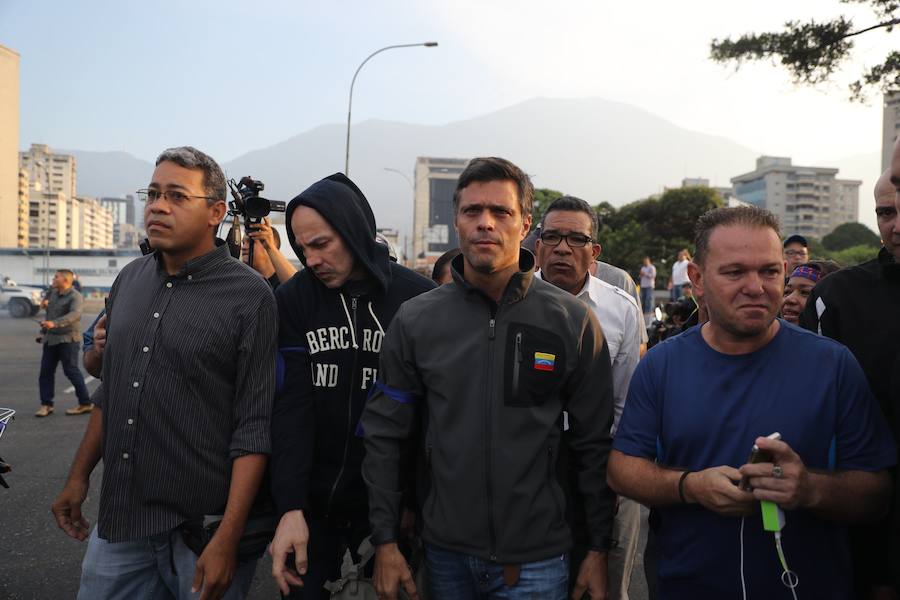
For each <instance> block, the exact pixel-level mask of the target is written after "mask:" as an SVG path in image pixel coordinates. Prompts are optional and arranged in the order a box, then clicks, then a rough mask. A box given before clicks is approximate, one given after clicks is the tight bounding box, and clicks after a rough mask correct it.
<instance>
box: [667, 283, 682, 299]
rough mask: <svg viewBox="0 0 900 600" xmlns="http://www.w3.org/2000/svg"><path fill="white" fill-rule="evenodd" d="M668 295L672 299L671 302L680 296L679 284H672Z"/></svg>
mask: <svg viewBox="0 0 900 600" xmlns="http://www.w3.org/2000/svg"><path fill="white" fill-rule="evenodd" d="M669 297H670V298H671V299H672V302H675V301H676V300H678V299H679V298H681V284H678V285H674V284H673V285H672V291H671V292H670V293H669Z"/></svg>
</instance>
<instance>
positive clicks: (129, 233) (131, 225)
mask: <svg viewBox="0 0 900 600" xmlns="http://www.w3.org/2000/svg"><path fill="white" fill-rule="evenodd" d="M100 204H101V205H102V206H103V207H104V208H106V209H107V210H109V211H110V213H112V220H113V244H114V245H115V247H117V248H137V245H138V241H137V240H138V239H139V236H140V235H141V229H142V228H141V227H140V226H139V224H138V223H137V218H138V214H139V213H138V207H137V202H136V201H135V198H134V196H132V195H131V194H129V195H127V196H125V197H124V198H113V197H104V198H100Z"/></svg>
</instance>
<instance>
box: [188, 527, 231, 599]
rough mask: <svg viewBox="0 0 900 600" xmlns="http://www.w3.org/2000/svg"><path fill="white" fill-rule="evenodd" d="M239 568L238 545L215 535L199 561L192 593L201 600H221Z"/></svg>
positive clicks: (195, 570)
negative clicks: (198, 594) (198, 593)
mask: <svg viewBox="0 0 900 600" xmlns="http://www.w3.org/2000/svg"><path fill="white" fill-rule="evenodd" d="M236 567H237V544H236V543H235V542H231V541H228V540H224V539H223V538H222V537H221V536H219V535H214V536H213V538H212V539H211V540H210V541H209V544H207V545H206V548H205V549H204V550H203V554H201V555H200V558H198V559H197V567H196V568H195V569H194V581H193V583H192V584H191V593H193V594H196V593H197V592H200V600H219V598H221V597H222V596H224V595H225V592H227V591H228V588H229V587H230V586H231V580H232V579H233V578H234V571H235V569H236Z"/></svg>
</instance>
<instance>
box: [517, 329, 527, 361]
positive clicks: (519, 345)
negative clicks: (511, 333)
mask: <svg viewBox="0 0 900 600" xmlns="http://www.w3.org/2000/svg"><path fill="white" fill-rule="evenodd" d="M523 360H525V357H524V356H523V355H522V332H521V331H520V332H519V333H517V334H516V362H522V361H523Z"/></svg>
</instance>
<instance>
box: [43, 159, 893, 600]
mask: <svg viewBox="0 0 900 600" xmlns="http://www.w3.org/2000/svg"><path fill="white" fill-rule="evenodd" d="M140 193H141V195H142V196H143V197H144V198H146V210H145V224H146V229H147V234H148V241H149V245H150V247H151V248H152V252H150V253H149V254H147V255H146V256H144V257H142V258H140V259H138V260H136V261H134V262H133V263H131V264H129V265H127V266H126V267H125V268H124V269H123V270H122V272H121V273H120V274H119V276H118V278H117V279H116V281H115V283H114V284H113V287H112V290H111V292H110V294H109V298H108V300H107V303H106V308H105V310H104V311H103V312H101V314H100V315H98V316H97V318H96V319H95V320H94V323H93V325H92V326H91V327H90V328H89V329H88V330H87V331H86V332H85V333H84V336H83V337H84V357H83V362H84V366H85V368H86V370H87V371H88V372H89V373H91V374H92V375H94V376H96V377H98V378H100V379H101V380H102V381H101V384H100V386H99V387H98V388H97V390H96V391H95V392H94V393H93V394H92V395H90V396H89V395H88V392H87V388H86V387H85V384H84V380H83V378H82V376H81V373H80V371H79V370H78V368H77V364H76V362H77V357H78V351H79V341H80V339H81V337H82V336H81V331H80V317H81V309H82V307H81V296H80V294H79V293H78V292H77V291H76V290H74V288H73V287H72V282H73V274H72V273H71V272H70V271H65V270H62V271H59V272H57V274H56V276H55V277H54V281H53V289H52V291H51V293H50V295H49V297H48V299H47V301H46V309H47V316H46V319H45V320H44V322H43V323H42V327H43V328H44V329H45V330H46V333H45V334H44V339H43V342H42V343H43V344H44V351H43V359H42V365H41V379H40V388H41V407H40V410H39V411H38V413H37V416H39V417H46V416H48V415H49V414H51V413H52V411H53V386H52V382H53V372H54V371H55V368H56V364H57V363H58V362H62V363H63V368H64V371H65V373H66V375H67V376H68V377H69V378H70V380H71V381H72V383H73V385H75V387H76V391H77V397H78V401H79V404H78V406H76V407H73V408H71V409H69V410H68V411H67V413H68V414H73V415H76V414H89V415H90V419H89V421H88V424H87V428H86V431H85V434H84V438H83V440H82V443H81V445H80V447H79V449H78V451H77V453H76V455H75V458H74V460H73V463H72V467H71V471H70V474H69V477H68V479H67V481H66V483H65V486H64V488H63V490H62V491H61V492H60V494H59V496H58V498H57V500H56V502H55V503H54V505H53V514H54V516H55V519H56V521H57V523H58V525H59V527H60V528H62V529H63V530H64V531H65V532H66V533H67V534H68V535H69V536H71V537H73V538H76V539H78V540H88V544H87V550H86V553H85V557H84V561H83V568H82V577H81V585H80V591H79V596H78V597H79V598H82V599H96V598H123V599H124V598H133V597H144V596H146V597H174V598H194V597H199V598H201V599H203V600H208V599H213V598H243V597H246V595H247V593H248V590H249V586H250V582H251V580H252V578H253V576H254V572H255V570H256V562H257V560H258V559H259V558H260V557H261V556H262V554H263V553H264V552H266V551H268V553H269V554H270V555H271V557H272V573H271V575H272V577H273V578H274V579H275V581H276V583H277V585H278V587H279V589H280V591H281V593H282V594H283V596H284V597H290V598H304V599H306V598H309V599H312V598H315V599H319V598H351V597H362V596H354V595H351V594H356V593H358V592H357V591H356V590H357V589H358V587H357V586H369V587H368V589H369V590H370V592H371V594H374V596H377V597H378V598H387V599H395V598H398V597H400V596H399V594H400V593H401V590H402V592H404V593H405V594H406V595H407V597H410V598H426V597H427V598H434V599H439V600H441V599H448V600H457V599H459V600H465V599H476V598H479V599H480V598H485V599H495V598H496V599H499V598H512V599H517V598H548V599H562V598H575V599H580V598H583V597H589V598H594V599H598V598H616V599H627V598H628V597H629V589H630V587H631V581H632V579H633V578H634V577H644V578H646V582H647V587H648V589H649V593H650V597H651V598H654V599H655V598H659V599H664V600H665V599H682V598H683V599H688V598H690V599H695V598H742V599H747V598H767V599H769V598H795V599H796V598H816V599H823V598H824V599H829V598H834V599H845V598H865V599H881V598H898V597H900V596H898V590H900V587H898V586H900V552H898V551H897V548H900V545H898V542H900V534H898V533H897V532H898V531H900V521H898V518H900V511H898V505H897V503H898V498H900V494H897V493H896V492H894V491H893V490H895V489H896V481H895V480H893V479H892V474H893V472H894V469H895V465H896V463H897V447H896V444H895V436H896V433H897V430H898V424H897V417H898V416H900V379H898V378H900V341H898V340H900V311H898V310H897V307H898V306H900V217H898V211H900V144H898V146H897V147H896V148H895V149H894V154H893V161H892V164H891V167H890V168H889V169H888V171H886V172H885V173H884V174H883V175H882V177H881V179H879V182H878V184H877V185H876V188H875V212H876V215H877V218H878V225H879V231H880V234H881V238H882V243H883V247H882V249H881V250H880V252H879V253H878V256H877V257H874V258H873V259H872V260H871V261H869V262H866V263H863V264H862V265H858V266H853V267H849V268H844V269H839V268H838V265H836V264H834V263H832V262H829V261H826V260H818V259H817V258H816V257H810V256H809V244H808V242H807V240H806V239H805V238H804V237H802V236H800V235H790V236H787V237H786V238H782V233H781V230H780V228H779V224H778V222H777V220H776V219H775V218H774V217H773V216H772V215H771V213H769V212H767V211H765V210H764V209H760V208H756V207H753V206H741V207H735V208H718V209H713V210H711V211H710V212H708V213H706V214H704V215H703V216H702V217H701V218H700V219H699V221H698V223H697V227H696V232H695V234H696V235H695V240H694V247H693V253H694V255H693V256H692V255H691V252H690V251H689V249H687V248H685V249H682V250H680V251H679V252H678V255H677V260H676V261H675V262H674V263H673V264H672V267H671V275H670V277H669V278H668V281H667V282H665V284H664V285H665V287H666V291H667V292H668V294H667V295H668V298H667V301H666V302H658V298H659V297H658V296H657V295H656V294H655V293H654V290H655V289H656V287H657V283H658V282H659V280H660V279H661V276H660V273H659V272H658V271H657V267H656V266H655V265H654V262H653V257H649V256H648V257H645V258H644V259H643V265H642V266H641V268H640V271H639V273H636V274H635V275H636V277H637V279H638V283H639V285H636V283H635V281H634V279H633V278H632V277H631V275H630V274H629V273H627V272H626V271H624V270H622V269H620V268H618V267H616V266H614V265H610V264H608V263H605V262H602V261H601V260H599V258H600V256H601V253H602V245H601V243H602V240H600V239H598V231H599V227H598V217H597V213H596V212H595V211H594V209H593V208H592V207H591V205H590V204H589V203H588V202H586V201H585V200H582V199H579V198H576V197H573V196H563V197H561V198H559V199H557V200H555V201H554V202H553V203H551V204H550V205H549V206H548V207H547V209H546V211H545V212H544V214H543V216H542V218H541V219H540V222H539V223H532V203H533V193H534V190H533V187H532V184H531V181H530V178H529V177H528V175H527V174H525V173H524V172H523V171H522V170H521V169H520V168H519V167H517V166H516V165H514V164H513V163H511V162H509V161H508V160H505V159H502V158H494V157H489V158H477V159H473V160H472V161H471V162H470V163H469V164H468V166H467V167H466V168H465V170H464V171H463V173H462V174H461V175H460V177H459V180H458V183H457V187H456V190H455V193H454V196H453V208H454V214H455V226H456V229H457V232H458V234H459V235H458V237H459V248H456V249H453V250H450V251H448V252H447V253H445V254H444V255H443V256H441V257H439V258H438V259H437V261H436V262H435V263H434V265H433V269H432V270H431V272H429V273H427V275H428V277H423V276H422V275H421V274H418V273H416V272H414V271H412V270H410V269H408V268H406V267H403V266H401V265H400V264H399V263H397V261H396V258H395V257H393V256H392V255H391V253H390V251H389V248H388V247H387V245H385V244H383V243H381V242H379V241H378V240H377V239H376V223H375V217H374V214H373V212H372V209H371V206H370V205H369V202H368V200H367V199H366V197H365V195H364V194H363V192H362V190H360V189H359V188H358V187H357V185H356V184H355V183H354V182H353V181H351V180H350V179H349V178H347V177H346V176H345V175H343V174H340V173H338V174H334V175H331V176H329V177H326V178H324V179H322V180H321V181H318V182H316V183H314V184H313V185H311V186H310V187H308V188H307V189H305V190H304V191H302V192H301V193H300V194H298V195H297V196H296V197H295V198H294V199H293V200H292V201H291V202H290V203H289V204H288V206H287V211H286V226H287V234H288V239H287V242H288V243H289V245H290V246H291V249H292V250H293V251H294V253H295V254H296V256H297V258H298V259H299V260H300V262H301V263H302V264H303V267H304V268H302V269H301V270H300V271H297V269H296V268H294V266H293V265H292V264H291V262H290V261H289V260H288V259H287V258H286V257H285V256H284V254H282V252H281V250H280V245H281V241H280V240H279V236H278V234H277V231H275V230H274V229H273V228H272V227H271V224H270V222H269V221H268V219H266V220H264V221H263V222H262V223H260V224H258V225H257V226H256V227H255V230H254V232H253V233H251V234H250V235H249V236H248V237H247V238H245V239H244V242H243V246H242V248H240V252H239V253H240V256H241V258H242V259H243V263H242V262H240V261H238V260H235V259H234V257H233V256H232V253H231V252H229V248H228V245H227V244H225V242H224V241H222V240H219V239H218V238H216V231H217V227H218V226H219V223H220V222H221V220H222V218H223V216H224V214H225V210H226V207H225V178H224V175H223V173H222V170H221V168H220V167H219V166H218V164H216V162H215V161H214V160H213V159H212V158H210V157H209V156H207V155H206V154H204V153H202V152H200V151H199V150H196V149H194V148H192V147H180V148H172V149H168V150H166V151H165V152H163V153H162V154H161V155H160V156H159V158H158V159H157V161H156V168H155V170H154V172H153V174H152V178H151V181H150V184H149V186H148V187H147V189H145V190H141V192H140ZM250 244H255V246H254V257H253V261H252V265H247V264H245V263H246V262H248V259H249V256H248V254H249V253H248V250H249V248H250ZM660 258H663V257H660ZM660 263H661V264H665V261H664V260H661V261H660ZM666 291H661V292H662V293H661V294H660V295H663V294H665V293H666ZM648 346H650V347H651V348H650V350H649V351H648ZM748 457H749V458H748ZM101 459H102V460H103V463H104V469H103V479H102V484H101V490H100V509H99V516H98V522H97V524H96V526H92V525H91V524H89V523H88V522H87V520H86V519H85V517H84V515H83V514H82V504H83V502H84V501H85V498H86V496H87V493H88V488H89V478H90V474H91V472H92V471H93V469H94V468H95V466H96V465H97V463H98V462H99V461H100V460H101ZM642 507H649V509H650V512H649V518H648V517H647V516H646V511H644V510H642ZM644 536H645V537H646V538H647V544H646V550H645V554H644V566H645V568H644V572H643V573H638V572H637V571H636V570H635V568H634V565H635V563H636V560H635V559H636V556H637V553H638V552H639V541H640V540H641V539H642V537H644ZM351 588H352V590H353V591H352V592H351ZM366 597H373V596H366Z"/></svg>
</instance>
